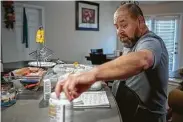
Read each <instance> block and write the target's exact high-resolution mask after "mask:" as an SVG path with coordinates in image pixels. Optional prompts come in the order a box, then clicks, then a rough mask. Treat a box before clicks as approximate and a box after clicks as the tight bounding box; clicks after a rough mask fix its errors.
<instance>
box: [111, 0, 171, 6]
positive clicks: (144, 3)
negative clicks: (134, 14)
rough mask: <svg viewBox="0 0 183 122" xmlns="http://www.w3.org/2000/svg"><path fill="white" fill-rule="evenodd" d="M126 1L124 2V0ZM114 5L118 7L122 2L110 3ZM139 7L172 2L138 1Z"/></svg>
mask: <svg viewBox="0 0 183 122" xmlns="http://www.w3.org/2000/svg"><path fill="white" fill-rule="evenodd" d="M124 1H126V0H124ZM111 2H113V3H114V4H118V5H120V3H121V2H122V1H111ZM138 2H139V4H140V5H153V4H161V3H168V2H172V1H138Z"/></svg>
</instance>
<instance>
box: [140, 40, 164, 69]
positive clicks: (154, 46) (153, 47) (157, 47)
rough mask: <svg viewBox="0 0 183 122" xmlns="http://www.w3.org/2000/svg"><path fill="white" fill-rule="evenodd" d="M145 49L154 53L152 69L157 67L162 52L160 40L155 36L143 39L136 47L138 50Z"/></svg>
mask: <svg viewBox="0 0 183 122" xmlns="http://www.w3.org/2000/svg"><path fill="white" fill-rule="evenodd" d="M144 49H147V50H150V51H151V52H152V53H153V55H154V62H153V66H152V69H154V68H156V67H157V65H158V64H159V63H160V59H161V53H162V48H161V43H160V40H158V39H155V38H149V39H143V40H141V41H140V42H139V43H138V45H137V47H136V51H139V50H144Z"/></svg>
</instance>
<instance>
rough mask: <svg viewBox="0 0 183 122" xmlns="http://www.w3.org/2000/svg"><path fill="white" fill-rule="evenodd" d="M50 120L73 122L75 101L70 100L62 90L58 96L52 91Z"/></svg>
mask: <svg viewBox="0 0 183 122" xmlns="http://www.w3.org/2000/svg"><path fill="white" fill-rule="evenodd" d="M49 118H50V122H73V102H70V101H69V100H68V99H67V97H66V96H65V93H64V92H62V93H61V94H60V97H59V98H57V96H56V94H55V92H52V93H51V95H50V99H49Z"/></svg>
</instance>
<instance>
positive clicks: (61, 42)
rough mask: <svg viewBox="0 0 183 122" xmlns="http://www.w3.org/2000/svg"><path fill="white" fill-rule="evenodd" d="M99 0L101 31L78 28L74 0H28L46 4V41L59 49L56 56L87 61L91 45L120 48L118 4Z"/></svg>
mask: <svg viewBox="0 0 183 122" xmlns="http://www.w3.org/2000/svg"><path fill="white" fill-rule="evenodd" d="M97 2H98V3H100V18H99V19H100V20H99V21H100V26H99V28H100V31H76V30H75V2H73V1H54V2H50V1H44V2H41V1H39V2H35V1H26V2H24V3H26V4H33V5H38V6H43V7H44V8H45V25H46V26H45V31H46V45H47V47H48V48H50V49H52V50H53V51H54V52H55V57H54V58H60V59H61V60H66V61H79V62H81V63H87V61H86V59H85V56H86V55H88V53H89V52H90V49H91V48H104V52H105V53H113V51H114V50H115V49H116V31H115V28H114V26H113V13H114V11H115V9H114V8H115V7H113V6H112V5H111V2H109V1H102V2H100V1H97ZM2 31H3V30H2ZM8 55H11V54H8Z"/></svg>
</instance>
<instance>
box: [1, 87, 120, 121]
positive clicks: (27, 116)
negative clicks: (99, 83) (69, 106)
mask: <svg viewBox="0 0 183 122" xmlns="http://www.w3.org/2000/svg"><path fill="white" fill-rule="evenodd" d="M105 90H106V91H107V96H108V99H109V102H110V104H111V108H93V109H74V121H73V122H122V119H121V116H120V113H119V110H118V106H117V104H116V101H115V99H114V97H113V95H112V93H111V91H110V90H109V88H108V87H106V88H105ZM41 101H42V97H40V99H37V100H35V99H34V100H17V103H16V104H15V105H13V106H11V107H9V108H7V109H5V110H3V111H1V115H2V116H1V117H2V122H49V117H48V107H40V105H39V104H40V102H41Z"/></svg>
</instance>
